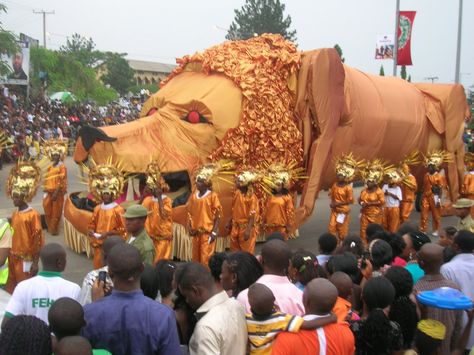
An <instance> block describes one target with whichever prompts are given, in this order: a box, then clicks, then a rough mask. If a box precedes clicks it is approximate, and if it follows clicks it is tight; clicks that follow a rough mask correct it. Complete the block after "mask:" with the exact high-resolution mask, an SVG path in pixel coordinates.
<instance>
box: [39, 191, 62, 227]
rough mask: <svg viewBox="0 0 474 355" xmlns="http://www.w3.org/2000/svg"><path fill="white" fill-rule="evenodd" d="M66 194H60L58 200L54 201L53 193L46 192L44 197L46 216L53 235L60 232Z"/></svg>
mask: <svg viewBox="0 0 474 355" xmlns="http://www.w3.org/2000/svg"><path fill="white" fill-rule="evenodd" d="M63 204H64V195H62V194H61V195H58V197H57V198H56V201H53V194H52V193H50V192H47V193H46V197H45V198H44V199H43V208H44V216H45V219H46V224H47V226H48V232H49V233H51V234H52V235H57V234H58V227H59V220H60V219H61V216H62V214H63Z"/></svg>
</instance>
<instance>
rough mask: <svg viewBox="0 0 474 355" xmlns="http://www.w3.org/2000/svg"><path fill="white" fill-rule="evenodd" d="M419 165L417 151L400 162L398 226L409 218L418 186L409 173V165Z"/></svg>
mask: <svg viewBox="0 0 474 355" xmlns="http://www.w3.org/2000/svg"><path fill="white" fill-rule="evenodd" d="M419 163H420V160H419V154H418V152H417V151H415V152H413V153H411V154H409V155H408V156H406V157H405V159H403V160H402V161H401V162H400V165H399V171H400V172H401V173H402V174H403V180H402V183H401V184H400V187H401V189H402V201H401V202H400V224H401V223H403V222H405V221H406V220H408V219H409V218H410V214H411V212H412V211H413V206H414V203H415V195H416V190H418V184H417V183H416V178H415V177H414V176H413V175H412V174H411V172H410V165H417V164H419Z"/></svg>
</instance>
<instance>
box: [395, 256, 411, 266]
mask: <svg viewBox="0 0 474 355" xmlns="http://www.w3.org/2000/svg"><path fill="white" fill-rule="evenodd" d="M392 266H401V267H405V266H407V262H406V261H405V260H403V259H402V258H400V257H398V256H396V257H395V259H393V263H392Z"/></svg>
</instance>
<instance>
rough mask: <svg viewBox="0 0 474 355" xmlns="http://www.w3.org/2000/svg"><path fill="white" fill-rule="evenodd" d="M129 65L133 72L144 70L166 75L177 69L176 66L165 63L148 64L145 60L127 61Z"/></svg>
mask: <svg viewBox="0 0 474 355" xmlns="http://www.w3.org/2000/svg"><path fill="white" fill-rule="evenodd" d="M127 61H128V65H130V68H132V69H133V70H142V71H149V72H155V73H166V74H169V73H171V72H172V71H173V69H174V68H176V65H174V64H165V63H157V62H147V61H144V60H135V59H127Z"/></svg>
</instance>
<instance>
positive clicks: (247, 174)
mask: <svg viewBox="0 0 474 355" xmlns="http://www.w3.org/2000/svg"><path fill="white" fill-rule="evenodd" d="M260 178H261V176H260V174H259V173H258V172H256V171H250V170H246V171H241V172H240V173H238V174H237V177H236V180H237V182H238V183H239V185H240V186H243V187H245V186H249V185H252V184H253V183H255V182H257V181H258V180H259V179H260Z"/></svg>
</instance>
